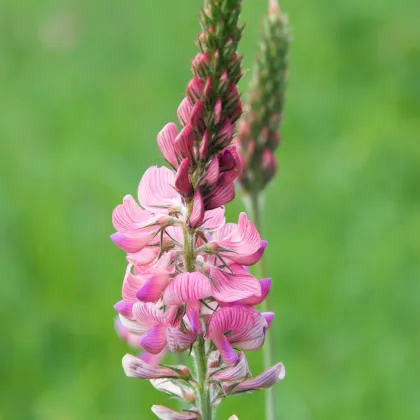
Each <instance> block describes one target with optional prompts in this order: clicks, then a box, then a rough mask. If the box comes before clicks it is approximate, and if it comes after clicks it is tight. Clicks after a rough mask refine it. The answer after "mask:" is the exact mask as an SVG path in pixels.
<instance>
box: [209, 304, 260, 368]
mask: <svg viewBox="0 0 420 420" xmlns="http://www.w3.org/2000/svg"><path fill="white" fill-rule="evenodd" d="M266 329H267V323H266V321H265V319H264V317H263V316H262V315H261V314H260V313H259V312H258V311H256V310H254V309H248V308H245V307H242V306H231V307H227V308H221V309H219V310H218V311H216V312H215V313H214V315H212V316H211V318H210V323H209V326H208V330H207V333H206V337H205V338H210V339H211V340H212V341H213V343H214V344H215V345H216V347H217V348H218V350H219V351H220V354H221V356H222V358H223V360H224V362H225V363H226V364H227V365H228V366H235V365H236V363H237V362H238V360H239V359H238V356H237V355H236V353H235V351H234V350H233V347H232V346H234V347H236V348H238V349H240V350H258V349H259V348H260V347H261V346H262V344H263V343H264V338H265V331H266Z"/></svg>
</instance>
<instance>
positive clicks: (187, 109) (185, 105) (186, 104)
mask: <svg viewBox="0 0 420 420" xmlns="http://www.w3.org/2000/svg"><path fill="white" fill-rule="evenodd" d="M192 110H193V106H192V105H191V103H190V101H189V100H188V98H184V99H183V100H182V102H181V104H180V105H179V107H178V111H177V114H178V119H179V122H180V123H181V125H182V126H183V127H185V126H186V125H188V124H189V123H190V120H191V114H192ZM177 135H178V132H177V133H176V135H175V137H176V136H177ZM175 137H174V138H173V140H175ZM159 148H160V146H159ZM161 150H162V149H161Z"/></svg>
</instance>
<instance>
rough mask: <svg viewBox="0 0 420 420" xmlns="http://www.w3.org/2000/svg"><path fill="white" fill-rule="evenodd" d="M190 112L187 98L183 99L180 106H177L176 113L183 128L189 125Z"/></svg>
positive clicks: (191, 108)
mask: <svg viewBox="0 0 420 420" xmlns="http://www.w3.org/2000/svg"><path fill="white" fill-rule="evenodd" d="M192 110H193V107H192V105H191V103H190V101H189V100H188V98H184V99H183V101H182V102H181V104H180V105H179V107H178V111H177V114H178V119H179V122H180V123H181V125H182V126H183V127H185V126H186V125H188V124H189V123H190V120H191V113H192ZM177 134H178V133H177ZM175 137H176V136H175Z"/></svg>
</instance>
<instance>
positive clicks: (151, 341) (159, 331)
mask: <svg viewBox="0 0 420 420" xmlns="http://www.w3.org/2000/svg"><path fill="white" fill-rule="evenodd" d="M140 344H141V346H142V347H143V348H144V349H145V350H146V351H147V352H148V353H151V354H159V353H160V352H161V351H162V350H163V349H164V348H165V347H166V327H165V326H163V325H155V326H154V327H153V328H152V329H151V330H150V331H149V332H148V333H146V334H145V335H144V336H143V337H142V338H141V340H140Z"/></svg>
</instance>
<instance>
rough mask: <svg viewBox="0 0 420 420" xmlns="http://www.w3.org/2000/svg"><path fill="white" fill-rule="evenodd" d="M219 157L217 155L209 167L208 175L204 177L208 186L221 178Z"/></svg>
mask: <svg viewBox="0 0 420 420" xmlns="http://www.w3.org/2000/svg"><path fill="white" fill-rule="evenodd" d="M219 174H220V171H219V158H218V157H217V156H215V157H214V158H213V159H212V160H211V162H210V165H209V166H208V168H207V171H206V176H205V177H204V180H203V181H204V184H207V185H208V186H212V185H214V184H215V183H216V182H217V181H218V179H219Z"/></svg>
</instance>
